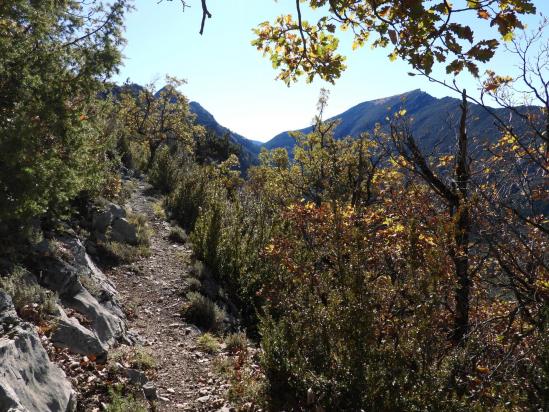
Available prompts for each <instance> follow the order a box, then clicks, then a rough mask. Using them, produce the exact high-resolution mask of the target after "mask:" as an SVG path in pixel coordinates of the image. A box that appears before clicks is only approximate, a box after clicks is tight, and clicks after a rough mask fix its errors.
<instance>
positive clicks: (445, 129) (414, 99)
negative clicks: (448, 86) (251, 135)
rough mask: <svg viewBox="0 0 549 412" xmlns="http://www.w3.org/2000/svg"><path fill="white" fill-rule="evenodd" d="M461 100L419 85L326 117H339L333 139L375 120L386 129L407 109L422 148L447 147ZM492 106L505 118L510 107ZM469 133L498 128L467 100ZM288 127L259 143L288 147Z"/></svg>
mask: <svg viewBox="0 0 549 412" xmlns="http://www.w3.org/2000/svg"><path fill="white" fill-rule="evenodd" d="M460 104H461V100H460V99H457V98H454V97H450V96H445V97H442V98H437V97H433V96H431V95H430V94H428V93H427V92H424V91H422V90H421V89H415V90H411V91H409V92H405V93H401V94H397V95H394V96H389V97H384V98H379V99H375V100H369V101H365V102H362V103H359V104H357V105H355V106H353V107H351V108H349V109H347V110H345V111H344V112H342V113H340V114H337V115H335V116H332V117H331V118H329V119H327V121H333V120H339V121H340V124H339V125H338V126H337V127H336V128H335V130H334V136H335V138H336V139H341V138H343V137H346V136H352V137H357V136H358V135H360V134H361V133H364V132H372V131H373V130H374V128H375V127H376V125H377V124H379V125H380V126H381V127H382V130H384V131H388V126H389V121H388V120H387V118H389V119H390V118H391V117H392V116H393V115H394V114H395V113H396V112H398V111H399V110H401V109H406V114H407V116H408V118H409V119H410V125H411V130H412V132H413V133H414V135H415V137H416V139H417V140H418V142H419V143H420V145H421V146H422V147H423V148H427V149H431V148H434V147H435V146H436V147H438V148H440V149H442V150H443V151H448V150H449V149H450V147H451V146H452V145H453V144H454V139H453V136H454V129H455V125H456V121H457V119H458V118H459V113H460V111H459V105H460ZM491 110H492V111H493V112H494V113H496V114H498V115H500V116H502V117H504V118H506V117H505V116H508V115H509V114H510V110H509V109H501V108H491ZM469 119H470V121H469V125H468V127H469V133H470V135H472V136H473V137H481V138H489V139H493V137H492V136H495V135H496V134H497V133H499V132H498V130H497V127H496V126H495V125H494V120H493V118H492V117H491V116H490V115H489V114H488V112H487V111H486V109H485V108H483V107H482V106H480V105H478V104H474V103H469ZM312 130H313V126H308V127H305V128H302V129H298V130H296V132H301V133H304V134H307V133H310V132H311V131H312ZM290 133H291V132H290V131H286V132H282V133H279V134H278V135H276V136H275V137H273V138H272V139H271V140H269V141H267V142H265V143H264V144H263V146H262V147H264V148H266V149H268V150H271V149H275V148H281V147H282V148H285V149H287V150H288V151H291V150H292V149H293V147H294V145H295V140H294V138H292V137H291V135H290Z"/></svg>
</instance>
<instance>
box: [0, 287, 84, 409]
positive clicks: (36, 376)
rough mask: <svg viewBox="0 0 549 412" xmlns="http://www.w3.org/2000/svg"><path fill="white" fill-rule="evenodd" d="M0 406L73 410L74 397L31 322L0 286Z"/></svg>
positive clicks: (0, 407)
mask: <svg viewBox="0 0 549 412" xmlns="http://www.w3.org/2000/svg"><path fill="white" fill-rule="evenodd" d="M0 359H1V368H0V410H1V411H8V412H33V411H51V412H58V411H59V412H72V411H74V410H75V409H76V397H75V393H74V391H73V390H72V387H71V385H70V383H69V381H68V380H67V378H66V376H65V374H64V372H63V371H62V370H61V369H60V368H58V367H57V366H56V365H54V364H53V363H52V362H51V361H50V360H49V358H48V354H47V353H46V351H45V349H44V347H43V346H42V343H41V342H40V338H39V337H38V335H37V333H36V331H35V329H34V326H32V325H31V324H29V323H27V322H23V321H21V319H19V318H18V317H17V314H16V313H15V309H14V307H13V303H12V301H11V298H10V297H9V296H8V295H7V294H6V293H5V292H3V291H1V290H0Z"/></svg>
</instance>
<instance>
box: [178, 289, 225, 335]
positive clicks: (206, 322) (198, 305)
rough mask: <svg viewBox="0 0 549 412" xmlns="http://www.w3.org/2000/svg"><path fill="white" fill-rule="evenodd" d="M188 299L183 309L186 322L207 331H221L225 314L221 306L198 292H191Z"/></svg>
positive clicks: (182, 312)
mask: <svg viewBox="0 0 549 412" xmlns="http://www.w3.org/2000/svg"><path fill="white" fill-rule="evenodd" d="M187 299H188V302H187V303H186V304H185V305H184V306H183V308H182V309H181V314H182V316H183V318H184V319H185V320H186V321H188V322H191V323H194V324H195V325H197V326H198V327H200V328H203V329H206V330H210V331H214V332H215V331H219V330H221V328H222V325H223V320H224V319H225V313H224V311H223V310H222V309H220V308H219V306H217V305H216V304H215V303H214V302H212V300H211V299H209V298H207V297H206V296H204V295H202V294H200V293H198V292H189V293H188V294H187Z"/></svg>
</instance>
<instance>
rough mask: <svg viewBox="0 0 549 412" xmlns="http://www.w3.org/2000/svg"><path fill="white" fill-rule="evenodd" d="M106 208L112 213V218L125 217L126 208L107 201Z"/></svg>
mask: <svg viewBox="0 0 549 412" xmlns="http://www.w3.org/2000/svg"><path fill="white" fill-rule="evenodd" d="M107 209H108V211H109V212H110V213H111V214H112V217H113V219H121V218H123V217H126V210H124V208H123V207H122V206H120V205H117V204H116V203H112V202H109V204H108V206H107Z"/></svg>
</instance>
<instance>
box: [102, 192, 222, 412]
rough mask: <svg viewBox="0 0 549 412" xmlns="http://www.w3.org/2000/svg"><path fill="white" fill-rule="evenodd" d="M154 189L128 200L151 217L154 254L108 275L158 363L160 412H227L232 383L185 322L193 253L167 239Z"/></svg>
mask: <svg viewBox="0 0 549 412" xmlns="http://www.w3.org/2000/svg"><path fill="white" fill-rule="evenodd" d="M149 192H150V186H149V185H148V184H147V183H144V182H138V187H137V189H136V191H135V193H134V194H133V195H132V197H131V199H130V200H129V206H130V207H131V209H132V210H133V211H134V212H138V213H142V214H144V215H145V216H147V218H148V219H149V222H150V225H151V228H152V229H153V232H154V233H153V235H152V238H151V248H150V249H151V255H150V256H149V257H147V258H142V259H140V260H139V261H137V262H135V263H132V264H129V265H122V266H118V267H116V268H113V269H112V270H111V271H110V272H109V276H110V278H111V279H112V280H113V282H114V283H115V285H116V287H117V289H118V291H119V292H120V298H121V300H122V302H123V303H124V304H125V306H126V307H127V308H131V310H132V311H133V312H134V313H135V317H133V319H130V320H129V329H130V331H131V332H134V333H135V334H137V335H138V336H139V338H140V339H141V340H142V344H143V346H145V347H146V348H148V349H149V350H150V352H151V353H152V354H153V356H154V358H155V360H156V363H157V376H156V379H155V381H154V382H155V384H156V387H157V390H158V396H159V401H158V403H157V406H158V409H157V410H158V411H178V410H182V411H216V410H224V411H228V410H229V408H228V406H229V405H228V404H227V403H226V402H225V400H224V399H223V395H224V393H225V392H226V389H227V387H228V385H227V384H226V382H224V381H223V380H222V379H221V378H219V377H217V376H216V375H215V374H214V373H213V371H212V359H213V357H212V356H211V355H207V354H205V353H202V352H200V351H199V350H198V349H197V348H196V341H197V338H198V336H199V335H200V331H199V330H198V329H197V328H196V327H194V326H192V325H189V324H187V323H185V322H184V321H183V319H182V318H181V317H180V315H179V309H180V308H181V306H182V305H183V303H184V302H185V298H184V295H185V294H184V289H183V288H184V282H183V281H182V275H183V274H184V272H185V271H187V270H188V267H187V263H186V262H188V261H189V259H190V255H191V250H190V248H189V247H188V246H187V245H181V244H176V243H173V242H171V241H170V240H169V239H168V235H169V233H170V225H169V224H168V223H167V222H166V221H165V220H163V219H160V218H158V217H157V216H155V214H154V213H153V208H152V206H153V204H154V203H155V202H156V201H157V200H158V199H157V198H155V197H153V196H150V194H149Z"/></svg>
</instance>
